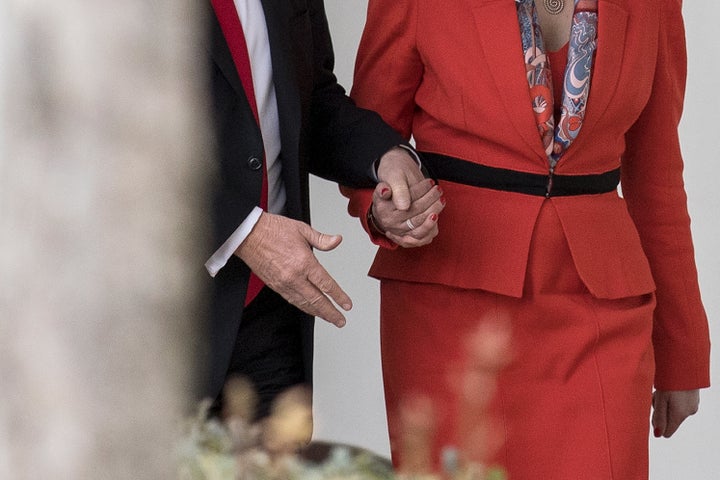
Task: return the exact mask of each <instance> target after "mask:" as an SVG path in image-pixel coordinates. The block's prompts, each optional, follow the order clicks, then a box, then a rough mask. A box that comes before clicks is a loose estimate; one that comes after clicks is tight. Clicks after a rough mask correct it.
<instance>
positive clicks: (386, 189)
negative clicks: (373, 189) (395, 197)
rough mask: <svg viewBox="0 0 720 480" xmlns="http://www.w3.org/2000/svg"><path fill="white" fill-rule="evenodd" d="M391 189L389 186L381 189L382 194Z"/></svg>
mask: <svg viewBox="0 0 720 480" xmlns="http://www.w3.org/2000/svg"><path fill="white" fill-rule="evenodd" d="M389 191H390V189H389V188H387V187H386V188H383V189H382V190H380V195H385V194H386V193H387V192H389Z"/></svg>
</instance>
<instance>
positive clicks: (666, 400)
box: [652, 390, 700, 438]
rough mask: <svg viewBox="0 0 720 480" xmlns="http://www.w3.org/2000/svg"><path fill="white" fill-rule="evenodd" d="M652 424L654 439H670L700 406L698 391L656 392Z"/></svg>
mask: <svg viewBox="0 0 720 480" xmlns="http://www.w3.org/2000/svg"><path fill="white" fill-rule="evenodd" d="M652 403H653V415H652V424H653V427H654V429H655V430H654V435H655V436H656V437H665V438H670V437H671V436H672V435H673V434H674V433H675V432H676V431H677V429H678V427H680V424H681V423H682V422H683V421H684V420H685V419H686V418H687V417H689V416H690V415H694V414H695V412H697V411H698V407H699V406H700V390H656V391H655V393H654V394H653V402H652Z"/></svg>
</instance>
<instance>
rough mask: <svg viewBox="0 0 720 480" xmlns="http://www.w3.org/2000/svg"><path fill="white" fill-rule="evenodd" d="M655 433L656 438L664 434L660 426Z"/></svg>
mask: <svg viewBox="0 0 720 480" xmlns="http://www.w3.org/2000/svg"><path fill="white" fill-rule="evenodd" d="M653 435H655V438H658V437H660V436H661V435H662V432H661V431H660V429H659V428H656V429H655V430H654V431H653Z"/></svg>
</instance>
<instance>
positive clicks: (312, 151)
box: [308, 0, 407, 187]
mask: <svg viewBox="0 0 720 480" xmlns="http://www.w3.org/2000/svg"><path fill="white" fill-rule="evenodd" d="M308 4H309V9H310V21H311V28H312V42H313V48H312V54H313V60H312V63H313V72H312V74H313V90H312V98H311V108H310V127H311V133H310V145H309V170H310V172H311V173H314V174H316V175H318V176H321V177H323V178H326V179H328V180H333V181H336V182H339V183H343V184H348V185H352V186H354V187H371V186H374V184H375V179H374V176H373V174H372V164H373V162H374V161H375V160H377V159H378V158H380V157H381V156H382V155H383V154H384V153H385V152H387V151H388V150H390V149H391V148H392V147H395V146H397V145H400V144H405V145H407V142H406V141H405V140H403V138H402V137H401V136H400V135H399V134H398V133H397V132H396V131H395V130H393V129H392V128H391V127H390V126H388V125H387V124H386V123H385V122H383V121H382V119H381V118H380V116H379V115H378V114H377V113H375V112H374V111H371V110H369V109H363V108H359V107H358V106H357V105H355V102H354V101H353V100H351V99H350V98H349V97H348V96H347V95H346V93H345V90H344V89H343V87H342V86H340V85H339V84H338V83H337V79H336V77H335V75H334V73H333V68H334V63H335V59H334V55H333V48H332V43H331V39H330V33H329V30H328V24H327V18H326V14H325V8H324V6H323V2H322V0H309V2H308Z"/></svg>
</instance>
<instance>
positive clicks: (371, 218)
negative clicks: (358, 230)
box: [365, 205, 385, 236]
mask: <svg viewBox="0 0 720 480" xmlns="http://www.w3.org/2000/svg"><path fill="white" fill-rule="evenodd" d="M365 218H366V220H367V225H368V229H370V233H372V234H373V235H379V236H384V235H385V231H384V230H383V229H382V228H380V225H378V223H377V220H376V219H375V215H373V209H372V205H370V208H368V211H367V215H366V217H365Z"/></svg>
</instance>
